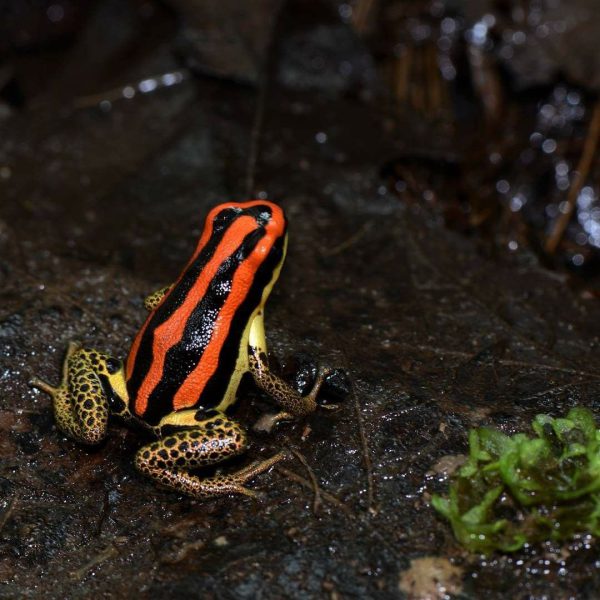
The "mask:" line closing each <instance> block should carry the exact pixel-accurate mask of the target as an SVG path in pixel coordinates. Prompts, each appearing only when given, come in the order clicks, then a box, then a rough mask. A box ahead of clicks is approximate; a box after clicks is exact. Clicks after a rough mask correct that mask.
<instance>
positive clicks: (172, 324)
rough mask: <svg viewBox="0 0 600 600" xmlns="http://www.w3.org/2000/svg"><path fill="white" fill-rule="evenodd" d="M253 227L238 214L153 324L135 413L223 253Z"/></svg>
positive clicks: (142, 406) (157, 378) (143, 407)
mask: <svg viewBox="0 0 600 600" xmlns="http://www.w3.org/2000/svg"><path fill="white" fill-rule="evenodd" d="M227 206H233V204H232V205H229V204H227V205H221V206H218V207H216V208H215V209H213V210H212V211H211V212H210V213H209V216H208V219H211V223H212V217H213V214H214V213H215V211H217V212H219V211H220V210H223V209H224V208H226V207H227ZM242 206H243V205H242ZM255 229H256V220H255V219H254V218H253V217H250V216H241V217H239V218H238V219H236V220H235V221H234V222H233V223H232V224H231V225H230V227H229V228H228V230H227V231H226V233H225V235H224V236H223V239H222V240H221V242H220V243H219V245H218V246H217V248H216V250H215V253H214V255H213V256H212V257H211V259H210V261H209V262H208V263H207V264H206V266H205V267H204V269H203V270H202V272H201V273H200V276H199V277H198V280H197V281H196V282H195V283H194V285H193V287H192V288H191V289H190V291H189V293H188V295H187V297H186V299H185V300H184V302H183V304H182V305H181V306H180V307H179V308H178V309H177V310H176V311H175V312H174V313H173V314H172V315H171V316H170V317H169V318H168V319H167V320H166V321H165V322H163V323H162V324H161V325H159V326H158V327H157V328H156V331H154V335H153V343H152V357H153V358H152V365H151V367H150V370H149V371H148V374H147V375H146V378H145V379H144V381H143V382H142V384H141V386H140V388H139V390H138V394H137V397H136V399H135V412H136V414H138V415H142V414H144V412H145V411H146V408H147V406H148V399H149V398H150V394H151V393H152V392H153V390H154V388H155V387H156V386H157V385H158V383H159V382H160V379H161V377H162V375H163V369H164V365H165V360H166V355H167V352H168V351H169V349H170V348H172V347H173V346H175V345H177V344H178V343H179V342H180V341H181V338H182V337H183V333H184V330H185V326H186V324H187V321H188V319H189V317H190V315H191V314H192V312H193V311H194V309H195V308H196V306H197V304H198V302H200V300H201V299H202V298H203V297H204V295H205V294H206V290H207V288H208V286H209V284H210V282H211V281H212V279H213V278H214V277H215V275H216V273H217V270H218V268H219V267H220V266H221V264H222V263H223V261H224V260H225V259H226V258H227V257H229V256H230V255H232V254H233V253H234V252H235V251H236V250H237V248H238V246H239V245H240V243H241V241H242V240H243V239H244V237H245V236H246V235H247V234H249V233H250V232H252V231H254V230H255ZM211 231H212V229H211ZM205 237H206V240H207V239H208V237H207V236H206V230H205V232H204V234H203V236H202V240H204V238H205ZM202 240H201V242H202ZM206 240H205V241H204V244H205V243H206ZM198 246H199V247H200V249H201V246H202V247H203V245H202V244H201V243H199V244H198ZM197 254H198V251H197V252H196V253H195V254H194V256H197ZM236 277H237V272H236V275H235V276H234V282H235V280H236ZM235 289H236V287H235V283H234V285H233V289H232V293H233V290H235ZM217 325H218V323H217ZM140 333H143V332H140ZM211 341H212V340H211ZM138 345H139V344H138ZM209 345H210V343H209ZM136 350H137V349H136ZM202 363H203V361H200V364H202ZM128 366H129V365H128ZM186 383H187V380H186ZM184 385H185V384H184ZM197 398H198V390H197V391H196V399H197Z"/></svg>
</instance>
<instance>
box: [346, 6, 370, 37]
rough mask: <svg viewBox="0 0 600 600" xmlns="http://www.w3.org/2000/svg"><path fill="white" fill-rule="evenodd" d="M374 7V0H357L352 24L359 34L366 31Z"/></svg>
mask: <svg viewBox="0 0 600 600" xmlns="http://www.w3.org/2000/svg"><path fill="white" fill-rule="evenodd" d="M374 7H375V0H358V2H357V3H356V5H355V6H354V10H353V12H352V24H353V25H354V28H355V29H356V31H357V32H358V33H359V34H360V35H362V34H364V33H366V31H367V29H368V25H369V20H370V17H371V14H372V12H373V8H374Z"/></svg>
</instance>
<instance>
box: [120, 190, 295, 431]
mask: <svg viewBox="0 0 600 600" xmlns="http://www.w3.org/2000/svg"><path fill="white" fill-rule="evenodd" d="M285 233H286V221H285V216H284V214H283V211H282V209H281V208H280V207H279V206H277V205H276V204H273V203H272V202H267V201H265V200H253V201H249V202H238V203H235V202H228V203H225V204H221V205H219V206H216V207H215V208H213V209H212V210H211V211H210V213H209V214H208V217H207V219H206V224H205V226H204V231H203V232H202V236H201V237H200V241H199V242H198V246H197V247H196V250H195V252H194V254H193V255H192V257H191V258H190V260H189V262H188V264H187V265H186V267H185V269H184V270H183V272H182V273H181V275H180V276H179V278H178V279H177V281H176V282H175V284H174V285H173V286H172V288H171V289H170V290H169V292H168V293H167V294H166V296H165V297H164V298H163V300H162V302H161V303H160V304H159V305H158V306H157V307H156V309H155V310H154V311H152V312H151V313H150V315H149V316H148V318H147V319H146V322H145V323H144V325H143V327H142V328H141V329H140V332H139V333H138V335H137V336H136V338H135V340H134V342H133V345H132V347H131V351H130V353H129V356H128V358H127V364H126V377H127V389H128V392H129V398H130V408H131V410H132V412H133V413H134V414H136V415H138V416H139V417H142V418H143V419H144V420H145V421H146V422H148V423H150V424H156V423H158V422H159V421H160V419H161V418H162V417H163V416H164V415H165V414H168V413H170V412H172V411H173V410H180V409H183V408H191V407H204V408H209V407H213V406H216V405H218V404H219V403H220V402H221V400H222V398H223V396H224V394H225V393H226V391H227V389H228V386H229V380H230V377H231V374H232V372H233V371H234V369H235V366H236V362H237V360H238V357H239V355H240V351H242V352H244V351H247V350H246V349H245V348H240V345H241V344H242V343H243V335H244V331H245V330H246V327H247V324H248V320H249V319H250V318H251V315H252V314H253V313H254V312H255V311H256V309H257V308H258V307H259V306H260V303H261V301H262V298H263V291H264V290H265V288H266V287H267V286H268V285H270V284H271V283H272V279H273V277H274V275H275V274H276V272H277V267H278V266H279V265H280V263H281V261H282V260H283V257H284V256H283V255H284V241H285Z"/></svg>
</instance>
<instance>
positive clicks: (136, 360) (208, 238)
mask: <svg viewBox="0 0 600 600" xmlns="http://www.w3.org/2000/svg"><path fill="white" fill-rule="evenodd" d="M286 230H287V223H286V219H285V216H284V213H283V211H282V209H281V208H280V207H279V206H277V205H276V204H274V203H272V202H267V201H265V200H252V201H248V202H227V203H225V204H221V205H219V206H216V207H215V208H213V209H212V210H211V211H210V213H209V214H208V217H207V219H206V224H205V226H204V230H203V232H202V235H201V237H200V241H199V242H198V245H197V247H196V250H195V251H194V254H193V255H192V257H191V258H190V259H189V261H188V263H187V265H186V266H185V268H184V269H183V271H182V272H181V274H180V275H179V277H178V279H177V280H176V281H175V283H174V284H173V285H170V286H167V287H165V288H162V289H160V290H158V291H157V292H155V293H154V294H152V295H150V296H149V297H148V298H146V301H145V306H146V308H147V309H148V310H149V311H150V314H149V315H148V318H147V319H146V322H145V323H144V325H143V326H142V328H141V329H140V331H139V333H138V334H137V336H136V337H135V339H134V341H133V344H132V346H131V350H130V351H129V355H128V357H127V360H126V361H125V364H123V363H122V362H121V361H119V360H116V359H114V358H112V357H111V356H109V355H108V354H105V353H104V352H99V351H98V350H93V349H87V348H81V347H79V346H78V345H77V344H74V343H72V344H70V345H69V348H68V351H67V355H66V358H65V361H64V366H63V377H62V382H61V384H60V385H59V386H58V387H53V386H51V385H49V384H47V383H45V382H44V381H41V380H39V379H34V380H33V381H32V385H34V386H36V387H38V388H39V389H41V390H43V391H45V392H47V393H48V394H50V395H51V396H52V399H53V405H54V415H55V418H56V423H57V425H58V427H59V429H61V430H62V431H63V432H64V433H65V434H67V435H68V436H69V437H72V438H74V439H75V440H77V441H79V442H81V443H84V444H97V443H99V442H100V441H102V440H103V439H104V437H105V436H106V432H107V425H108V418H109V414H113V415H117V416H119V417H121V418H123V419H125V420H126V421H129V422H134V423H138V424H141V425H142V426H143V427H145V428H146V429H147V430H149V431H150V432H151V433H153V434H154V435H155V436H156V438H157V440H156V441H154V442H152V443H149V444H147V445H145V446H143V447H142V448H140V449H139V450H138V452H137V454H136V456H135V465H136V467H137V468H138V469H139V471H140V472H141V473H143V474H144V475H147V476H148V477H150V478H152V479H153V480H154V481H155V482H157V483H158V484H160V485H163V486H166V487H168V488H171V489H173V490H177V491H178V492H183V493H185V494H188V495H190V496H193V497H196V498H210V497H214V496H218V495H221V494H230V493H238V494H245V495H248V496H254V495H255V493H254V492H252V491H251V490H249V489H247V488H246V487H245V485H244V484H245V483H246V482H247V481H248V480H250V479H252V478H253V477H254V476H255V475H258V474H259V473H262V472H264V471H266V470H267V469H269V468H270V467H271V466H272V465H274V464H275V463H277V462H278V461H279V460H281V459H282V458H283V457H284V456H285V454H284V453H283V452H280V453H278V454H276V455H275V456H273V457H271V458H269V459H267V460H263V461H261V462H256V463H253V464H251V465H249V466H247V467H245V468H242V469H241V470H238V471H237V472H233V473H230V474H227V475H215V476H213V477H204V478H202V477H199V476H198V475H195V474H193V473H192V471H194V470H196V469H198V468H200V467H204V466H206V465H214V464H216V463H219V462H221V461H223V460H225V459H227V458H230V457H232V456H235V455H237V454H240V453H241V452H243V450H244V449H245V447H246V434H245V432H244V430H243V429H242V428H241V427H240V425H238V424H237V423H236V422H235V421H233V420H232V419H231V418H229V417H228V416H227V415H226V410H227V408H228V407H230V406H231V405H232V404H233V403H234V402H235V400H236V392H237V389H238V386H239V384H240V380H241V378H242V376H243V375H244V374H245V373H250V374H251V375H252V377H253V379H254V382H255V383H256V385H257V386H258V387H259V388H260V389H261V390H263V391H265V392H266V393H267V394H268V395H269V396H271V397H272V398H273V399H274V400H275V401H276V402H277V403H278V404H279V406H280V407H281V409H282V410H281V412H280V413H278V415H276V417H275V418H274V420H275V421H276V420H279V419H287V418H292V417H300V416H303V415H307V414H308V413H311V412H312V411H314V410H315V408H316V407H317V395H318V393H319V390H320V388H321V386H322V384H323V382H324V380H325V378H326V376H327V375H328V373H329V370H327V369H321V370H320V371H319V373H318V375H317V377H316V379H315V383H314V385H313V386H312V389H311V390H310V392H309V393H308V394H307V395H306V396H301V395H300V394H299V393H298V392H297V391H296V390H295V389H293V388H292V387H291V386H290V385H288V384H287V383H286V382H285V381H283V380H282V379H280V378H279V377H277V376H276V375H274V374H273V373H272V372H271V371H270V370H269V367H268V364H267V343H266V340H265V329H264V306H265V302H266V301H267V298H268V297H269V294H270V293H271V290H272V289H273V286H274V284H275V282H276V281H277V278H278V276H279V273H280V271H281V266H282V264H283V261H284V259H285V254H286V248H287V232H286ZM327 408H329V406H327Z"/></svg>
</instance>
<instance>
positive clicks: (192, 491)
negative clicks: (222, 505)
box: [135, 410, 285, 499]
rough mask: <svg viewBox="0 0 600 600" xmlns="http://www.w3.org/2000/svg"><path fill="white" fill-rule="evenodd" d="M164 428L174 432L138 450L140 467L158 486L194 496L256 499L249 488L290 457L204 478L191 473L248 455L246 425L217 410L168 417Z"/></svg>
mask: <svg viewBox="0 0 600 600" xmlns="http://www.w3.org/2000/svg"><path fill="white" fill-rule="evenodd" d="M160 429H162V430H164V431H171V433H168V434H163V435H162V437H161V439H160V440H158V441H156V442H152V443H151V444H148V445H146V446H143V447H142V448H140V449H139V450H138V452H137V454H136V457H135V465H136V467H137V469H138V470H139V471H140V472H141V473H143V474H144V475H147V476H148V477H150V478H152V479H154V481H156V482H157V483H158V484H160V485H163V486H165V487H168V488H171V489H174V490H176V491H178V492H183V493H185V494H188V495H190V496H193V497H195V498H203V499H205V498H212V497H215V496H219V495H222V494H244V495H246V496H255V495H256V493H255V492H253V491H252V490H249V489H247V488H246V487H244V484H245V483H246V482H247V481H249V480H250V479H252V478H253V477H255V476H256V475H258V474H260V473H263V472H264V471H266V470H267V469H269V468H270V467H272V466H273V465H274V464H275V463H277V462H279V461H280V460H282V459H283V458H284V457H285V453H283V452H280V453H279V454H276V455H275V456H272V457H271V458H269V459H267V460H264V461H261V462H256V463H252V464H251V465H249V466H247V467H245V468H243V469H241V470H239V471H236V472H234V473H230V474H227V475H215V476H213V477H205V478H201V477H199V476H197V475H192V474H191V473H190V471H192V470H194V469H199V468H201V467H205V466H208V465H214V464H216V463H219V462H221V461H223V460H226V459H228V458H231V457H233V456H236V455H238V454H240V453H241V452H243V451H244V449H245V448H246V435H245V433H244V431H243V430H242V429H241V427H240V426H239V425H238V424H237V423H236V422H235V421H232V420H231V419H229V418H227V417H226V416H225V415H224V414H223V413H219V412H217V411H210V412H208V411H207V412H204V411H196V410H184V411H179V412H175V413H173V414H172V415H169V416H167V417H165V419H163V421H161V423H160V425H159V430H160Z"/></svg>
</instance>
